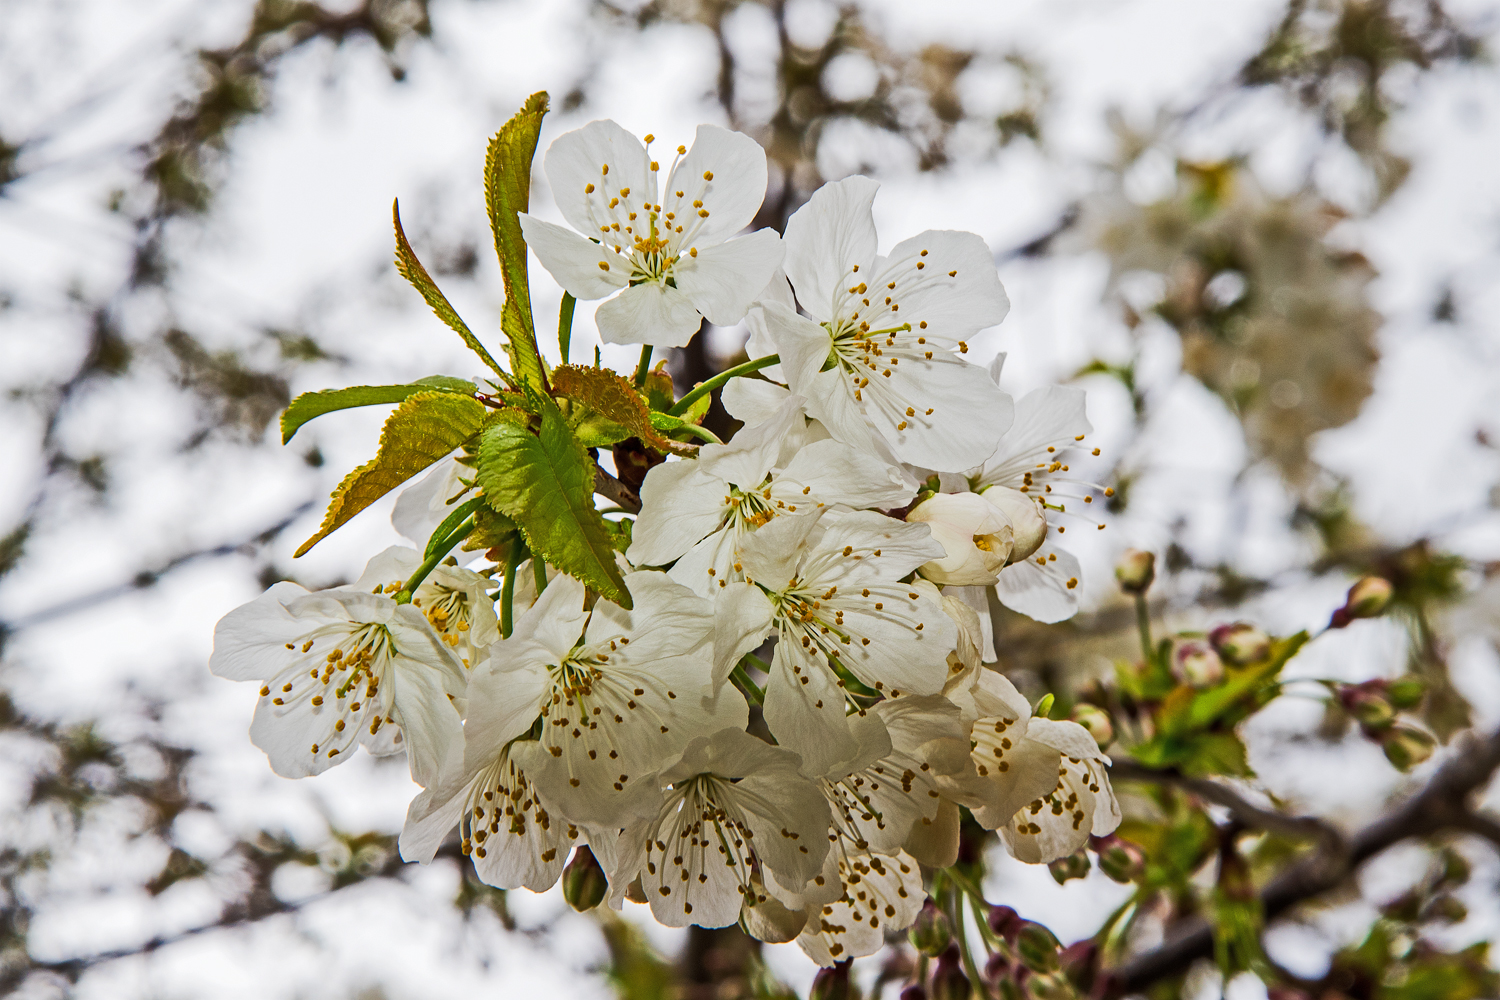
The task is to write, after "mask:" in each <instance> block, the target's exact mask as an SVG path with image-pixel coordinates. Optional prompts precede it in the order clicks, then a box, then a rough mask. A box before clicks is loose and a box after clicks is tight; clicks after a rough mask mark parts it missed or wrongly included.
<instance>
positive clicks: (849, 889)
mask: <svg viewBox="0 0 1500 1000" xmlns="http://www.w3.org/2000/svg"><path fill="white" fill-rule="evenodd" d="M839 878H840V885H841V886H842V887H843V894H842V895H841V896H839V898H838V899H836V900H833V901H832V902H828V903H823V904H821V905H817V906H815V907H810V908H809V911H810V912H809V913H808V915H807V923H806V924H805V925H804V926H803V929H802V933H801V934H799V935H798V936H797V944H798V946H800V947H801V948H802V950H803V951H804V952H806V954H807V957H808V958H811V959H812V960H813V961H814V962H817V963H818V964H819V965H822V966H829V965H833V964H834V963H836V962H842V961H844V960H845V959H850V958H861V957H863V956H865V955H873V954H875V953H876V952H877V951H879V950H880V949H881V948H883V947H884V946H885V936H886V934H887V933H889V932H891V931H900V930H903V929H905V928H907V927H910V926H911V924H912V921H914V920H916V919H917V913H918V912H919V911H920V910H921V909H922V901H923V900H924V899H926V898H927V893H926V890H925V889H924V888H923V887H922V869H921V867H920V866H919V865H918V864H917V862H916V859H914V858H913V857H912V856H911V855H910V854H907V853H906V852H905V851H901V852H899V853H897V854H895V855H892V856H888V857H887V856H882V855H879V854H862V855H861V854H855V855H849V856H846V857H844V858H842V859H841V860H840V861H839Z"/></svg>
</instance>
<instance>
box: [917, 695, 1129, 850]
mask: <svg viewBox="0 0 1500 1000" xmlns="http://www.w3.org/2000/svg"><path fill="white" fill-rule="evenodd" d="M969 677H972V683H971V684H969V685H967V686H966V687H965V686H950V691H949V695H948V696H949V698H950V699H952V700H953V701H954V702H955V704H957V705H958V707H959V708H960V710H961V711H962V712H963V713H964V716H965V717H966V718H969V719H972V720H973V722H972V724H971V728H970V733H969V742H970V745H971V746H972V750H971V752H970V759H971V762H972V764H973V769H972V770H971V771H969V772H968V773H967V774H966V775H963V776H962V777H940V779H939V780H940V783H942V784H943V786H944V790H945V791H946V792H948V793H949V794H950V795H952V796H953V798H955V799H956V800H957V801H960V802H962V803H963V804H965V805H967V806H969V808H970V810H971V811H972V812H973V814H974V818H975V820H977V821H978V822H979V824H980V825H981V826H983V827H984V828H985V829H988V830H995V829H998V830H1000V833H1001V836H1002V837H1003V838H1004V840H1005V843H1006V846H1007V847H1008V848H1009V849H1010V852H1011V854H1012V855H1014V856H1015V857H1016V858H1017V859H1018V860H1020V861H1025V862H1027V863H1028V864H1037V863H1043V862H1049V861H1055V860H1056V859H1058V858H1062V857H1067V856H1068V855H1069V854H1072V853H1073V852H1074V851H1076V850H1078V849H1079V848H1080V847H1082V846H1083V845H1084V844H1085V843H1087V842H1088V838H1089V836H1090V835H1091V834H1092V835H1094V836H1101V837H1102V836H1104V835H1105V834H1107V833H1111V832H1113V831H1114V829H1115V828H1116V827H1117V826H1119V825H1120V807H1119V804H1118V803H1117V802H1116V801H1115V795H1114V791H1113V789H1111V788H1110V784H1109V776H1108V774H1107V773H1106V772H1105V770H1104V769H1105V767H1106V766H1107V765H1108V764H1109V758H1108V757H1106V756H1105V755H1104V754H1103V753H1101V752H1100V750H1099V744H1098V743H1096V742H1095V741H1094V738H1093V737H1092V736H1090V735H1089V733H1088V730H1086V729H1084V728H1083V727H1082V726H1080V725H1078V724H1077V723H1076V722H1053V721H1052V720H1050V719H1042V718H1035V717H1033V716H1032V715H1031V707H1030V706H1029V705H1028V704H1027V703H1026V699H1025V698H1023V697H1021V694H1020V692H1019V691H1017V690H1016V688H1015V685H1013V684H1011V682H1010V681H1009V680H1007V679H1006V678H1005V677H1004V676H1003V675H1001V674H999V673H996V672H995V671H993V670H986V669H984V668H982V667H981V668H979V669H977V670H975V671H973V672H972V673H971V674H970V675H969ZM965 679H967V678H965Z"/></svg>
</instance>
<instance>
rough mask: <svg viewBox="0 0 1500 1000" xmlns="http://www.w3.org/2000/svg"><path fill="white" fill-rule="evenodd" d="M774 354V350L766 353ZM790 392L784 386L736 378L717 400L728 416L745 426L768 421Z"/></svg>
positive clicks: (756, 379)
mask: <svg viewBox="0 0 1500 1000" xmlns="http://www.w3.org/2000/svg"><path fill="white" fill-rule="evenodd" d="M766 353H767V354H771V353H775V348H774V347H773V348H771V349H770V350H768V351H766ZM789 395H791V391H790V390H789V389H787V388H786V387H785V386H780V385H777V384H776V383H774V382H767V381H765V380H764V379H758V378H737V379H733V380H731V381H730V383H729V384H728V385H726V386H725V387H724V391H723V392H722V393H721V394H720V396H719V399H720V400H721V401H722V402H723V404H724V409H726V410H728V411H729V415H730V416H731V417H734V418H735V419H736V420H739V421H741V422H743V423H746V424H758V423H762V422H764V421H766V420H770V419H771V418H772V417H773V416H775V415H776V411H777V409H779V408H780V406H781V404H782V403H784V402H786V398H787V397H788V396H789Z"/></svg>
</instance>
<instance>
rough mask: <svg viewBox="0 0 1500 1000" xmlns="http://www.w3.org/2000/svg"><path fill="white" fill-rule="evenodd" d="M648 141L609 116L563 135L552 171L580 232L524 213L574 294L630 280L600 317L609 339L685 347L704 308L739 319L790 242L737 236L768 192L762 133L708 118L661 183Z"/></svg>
mask: <svg viewBox="0 0 1500 1000" xmlns="http://www.w3.org/2000/svg"><path fill="white" fill-rule="evenodd" d="M646 139H647V145H642V144H641V142H640V140H639V139H637V138H635V136H633V135H631V134H630V133H628V132H626V131H625V130H624V129H622V128H621V127H620V126H619V125H616V124H615V123H614V122H612V121H596V122H590V123H589V124H587V125H585V126H584V127H583V128H581V129H577V130H576V131H573V132H568V133H566V134H564V135H561V136H559V137H558V138H557V140H556V141H555V142H553V143H552V145H551V147H549V148H548V150H547V159H546V170H547V179H548V181H549V182H550V183H551V185H552V195H553V197H554V198H555V199H556V201H557V207H558V210H559V211H561V212H562V215H563V218H565V219H567V221H568V223H569V225H571V226H572V227H573V229H568V228H566V227H563V226H559V225H557V224H555V223H551V222H546V221H544V220H542V219H538V218H536V217H535V216H532V215H527V214H525V213H522V215H521V217H520V219H521V232H522V233H523V234H524V235H525V237H526V242H527V244H528V245H529V246H530V247H531V249H532V251H533V252H535V253H536V255H537V259H539V260H540V261H541V262H542V266H543V267H545V268H546V269H547V270H548V271H550V272H551V273H552V277H553V278H555V279H557V282H558V284H560V285H562V286H563V287H564V288H566V289H567V290H568V291H569V292H570V293H571V294H572V295H573V296H574V297H575V298H578V299H602V298H605V297H606V296H610V295H614V293H615V292H617V291H619V290H620V289H624V292H623V293H621V294H620V295H616V296H615V297H614V298H612V299H610V300H609V301H608V302H605V303H604V304H603V305H601V306H600V307H599V309H598V312H596V313H595V315H594V319H595V322H596V323H597V324H598V327H599V335H600V336H601V337H602V338H603V340H604V342H605V343H608V344H654V345H656V346H658V347H681V346H683V345H684V344H686V343H687V342H688V340H689V339H691V338H692V336H693V334H695V333H697V332H698V328H699V326H700V324H701V323H702V320H703V319H704V318H705V317H706V318H707V319H708V321H709V322H710V323H713V324H715V325H718V326H730V325H733V324H735V323H738V322H739V321H740V320H741V319H743V318H744V315H745V310H746V309H748V308H749V307H750V303H751V302H752V301H753V300H754V298H755V296H756V294H757V293H759V292H760V290H761V289H763V288H764V287H765V286H766V284H767V282H768V281H769V280H770V278H771V275H772V274H773V273H774V272H775V270H776V268H777V267H778V266H779V265H780V264H781V258H782V255H783V253H784V250H783V248H782V245H781V241H780V238H779V237H778V236H777V235H776V232H775V231H774V230H771V229H762V230H760V231H758V232H755V233H751V234H749V235H747V236H742V237H740V238H738V239H730V237H731V236H734V234H735V233H737V232H739V231H740V230H741V229H743V228H744V227H745V226H747V225H749V224H750V221H751V220H752V219H753V218H754V217H755V213H756V211H757V210H758V209H759V208H760V203H761V201H762V200H763V199H764V198H765V193H766V154H765V151H764V150H762V149H761V148H760V146H759V145H758V144H757V143H756V142H755V140H754V139H751V138H750V137H749V136H746V135H743V134H741V133H739V132H731V131H729V130H728V129H723V128H719V127H717V126H714V125H700V126H699V127H698V134H697V136H696V138H695V139H694V140H693V148H692V149H691V150H688V149H687V148H686V147H683V146H679V147H677V151H678V154H679V155H680V156H681V159H679V160H677V161H676V163H675V164H674V165H673V166H672V167H671V169H670V170H669V172H668V176H667V182H666V186H665V188H664V189H662V190H658V187H659V184H658V179H657V177H658V173H659V172H660V164H659V163H658V162H657V161H656V160H653V159H652V158H651V154H650V150H649V144H650V142H651V141H652V137H651V136H647V137H646ZM683 154H685V155H683ZM574 230H577V232H575V231H574ZM580 234H582V235H580Z"/></svg>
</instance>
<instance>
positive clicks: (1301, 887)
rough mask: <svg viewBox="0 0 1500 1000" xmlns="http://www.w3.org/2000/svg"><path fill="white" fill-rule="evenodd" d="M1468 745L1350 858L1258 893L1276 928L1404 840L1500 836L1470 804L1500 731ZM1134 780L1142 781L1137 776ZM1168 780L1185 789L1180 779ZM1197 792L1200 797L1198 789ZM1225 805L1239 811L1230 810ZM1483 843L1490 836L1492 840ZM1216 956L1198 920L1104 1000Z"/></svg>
mask: <svg viewBox="0 0 1500 1000" xmlns="http://www.w3.org/2000/svg"><path fill="white" fill-rule="evenodd" d="M1463 744H1464V745H1461V746H1458V747H1456V748H1455V750H1454V753H1453V754H1452V756H1450V757H1449V758H1448V760H1447V761H1445V762H1444V763H1443V765H1442V766H1441V767H1439V768H1438V771H1437V773H1436V774H1434V775H1433V777H1432V779H1431V780H1430V781H1429V782H1428V783H1427V785H1426V786H1425V787H1423V788H1422V790H1421V791H1419V792H1417V794H1415V795H1413V796H1412V797H1411V798H1409V799H1407V800H1406V801H1405V802H1404V803H1402V804H1401V805H1399V806H1397V807H1396V808H1395V809H1393V810H1392V811H1390V812H1389V813H1387V814H1386V815H1384V816H1382V817H1381V818H1379V819H1377V820H1375V821H1374V822H1372V823H1371V824H1370V825H1369V826H1366V827H1365V828H1364V829H1362V830H1360V831H1359V832H1358V833H1356V834H1355V835H1354V836H1353V837H1351V838H1349V841H1348V849H1347V850H1346V851H1344V850H1339V851H1328V850H1319V851H1317V852H1315V853H1314V854H1312V855H1310V856H1308V857H1306V858H1303V859H1302V860H1300V861H1298V862H1296V863H1295V864H1293V865H1291V866H1290V867H1289V868H1287V869H1286V870H1285V871H1283V872H1282V873H1281V874H1280V875H1278V876H1276V877H1275V878H1274V879H1272V880H1271V881H1270V882H1269V883H1268V884H1267V885H1266V887H1265V888H1264V889H1262V890H1261V893H1260V899H1261V904H1262V906H1263V907H1264V909H1265V916H1266V920H1267V921H1268V922H1269V921H1271V920H1274V919H1275V918H1276V917H1278V916H1280V915H1282V914H1283V913H1285V912H1286V911H1288V910H1290V909H1291V908H1292V907H1294V906H1297V905H1298V904H1299V903H1304V902H1306V901H1308V900H1310V899H1313V898H1315V897H1317V896H1320V895H1322V894H1323V893H1325V892H1328V891H1330V890H1332V889H1336V888H1337V887H1338V886H1339V885H1341V884H1343V882H1344V880H1345V879H1347V878H1348V877H1349V876H1350V875H1352V874H1353V873H1354V872H1355V871H1356V870H1357V869H1358V868H1359V866H1360V865H1361V864H1363V863H1364V862H1365V861H1368V860H1369V859H1370V858H1372V857H1374V856H1375V855H1377V854H1379V853H1381V852H1382V851H1384V850H1386V849H1387V848H1390V847H1393V846H1395V845H1396V844H1399V843H1401V842H1402V841H1404V840H1408V839H1410V838H1412V837H1425V836H1429V835H1431V834H1434V833H1439V832H1442V831H1444V830H1463V831H1467V832H1471V833H1477V832H1479V831H1478V830H1476V829H1475V827H1476V826H1479V827H1482V828H1483V829H1486V830H1494V831H1495V832H1500V830H1496V828H1497V826H1500V824H1495V823H1494V822H1493V821H1492V820H1489V819H1488V817H1484V816H1480V815H1478V814H1476V813H1474V812H1473V811H1471V809H1470V808H1469V804H1468V799H1469V796H1470V795H1471V794H1472V793H1473V792H1474V791H1475V790H1476V789H1478V788H1479V787H1480V786H1482V785H1483V784H1485V783H1486V782H1487V781H1488V780H1489V778H1490V776H1491V775H1492V774H1494V772H1495V769H1496V768H1497V767H1500V730H1496V731H1495V732H1493V733H1490V734H1489V735H1488V736H1484V737H1472V736H1471V737H1469V738H1467V739H1466V740H1464V741H1463ZM1122 763H1123V762H1122ZM1132 770H1137V769H1135V768H1133V767H1132V768H1126V771H1127V772H1129V771H1132ZM1139 770H1140V771H1144V770H1145V769H1139ZM1120 777H1122V778H1124V777H1125V774H1124V773H1121V774H1120ZM1131 780H1137V779H1136V778H1135V776H1134V775H1132V779H1131ZM1148 780H1154V779H1148ZM1168 780H1171V781H1173V782H1174V783H1180V779H1170V778H1169V779H1168ZM1195 784H1199V785H1201V784H1209V785H1212V784H1214V783H1212V782H1195ZM1193 791H1194V792H1195V794H1197V793H1198V790H1197V789H1193ZM1222 791H1223V786H1217V790H1215V791H1214V792H1213V794H1215V795H1220V794H1221V792H1222ZM1231 794H1232V793H1231ZM1205 797H1206V796H1205ZM1224 797H1225V798H1227V796H1224ZM1234 797H1235V798H1238V796H1234ZM1211 801H1215V800H1211ZM1220 804H1224V805H1226V807H1228V808H1231V811H1233V807H1229V806H1228V804H1227V803H1226V802H1221V803H1220ZM1246 805H1248V803H1246ZM1250 808H1251V809H1252V810H1255V812H1257V813H1259V812H1264V810H1259V809H1258V807H1254V806H1251V807H1250ZM1476 821H1478V822H1477V823H1476ZM1320 825H1321V824H1320ZM1481 835H1482V836H1486V837H1489V836H1491V834H1490V833H1482V834H1481ZM1213 954H1214V935H1213V929H1212V928H1211V927H1210V926H1209V925H1208V923H1207V922H1206V921H1204V920H1202V919H1198V918H1195V919H1193V920H1192V921H1191V922H1190V923H1188V924H1187V926H1186V927H1185V928H1184V929H1183V930H1182V931H1181V932H1180V933H1178V934H1176V935H1175V936H1173V937H1172V938H1171V939H1170V940H1168V941H1167V942H1166V943H1165V944H1162V945H1161V946H1159V947H1157V948H1153V949H1151V950H1150V951H1148V952H1145V953H1144V954H1141V955H1137V956H1136V957H1135V958H1132V959H1131V960H1129V961H1128V962H1125V963H1124V964H1122V965H1119V966H1116V967H1115V968H1113V969H1110V970H1107V971H1106V972H1105V982H1104V986H1103V989H1102V991H1101V992H1100V993H1099V994H1098V995H1099V996H1100V997H1102V998H1104V1000H1113V998H1117V997H1123V996H1127V995H1129V994H1132V993H1140V992H1143V991H1145V990H1147V989H1148V988H1149V987H1150V986H1151V985H1152V984H1153V983H1156V982H1158V981H1159V980H1162V979H1167V978H1170V977H1173V976H1178V975H1182V974H1183V973H1185V972H1186V971H1187V970H1188V968H1189V967H1190V966H1191V965H1192V964H1193V963H1194V962H1196V961H1198V960H1199V959H1202V958H1211V957H1212V956H1213Z"/></svg>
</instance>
